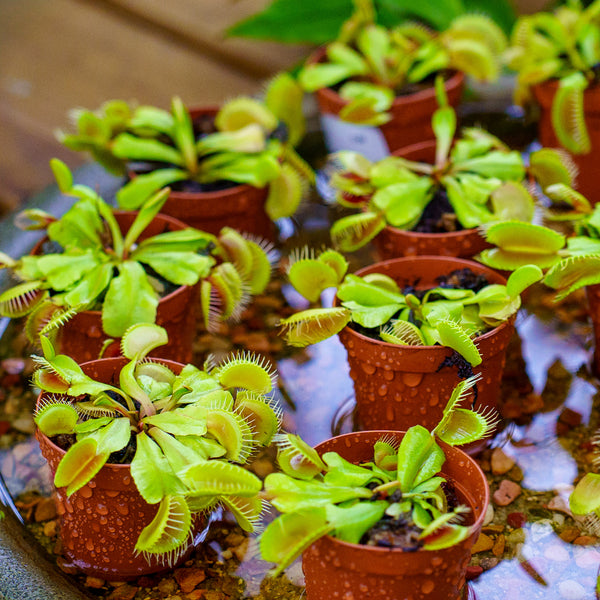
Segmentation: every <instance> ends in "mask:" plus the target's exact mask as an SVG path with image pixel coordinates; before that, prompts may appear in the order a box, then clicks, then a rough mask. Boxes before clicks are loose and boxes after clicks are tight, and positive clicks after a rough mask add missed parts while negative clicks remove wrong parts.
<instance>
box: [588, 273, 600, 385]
mask: <svg viewBox="0 0 600 600" xmlns="http://www.w3.org/2000/svg"><path fill="white" fill-rule="evenodd" d="M585 291H586V293H587V298H588V304H589V306H590V317H591V319H592V323H593V325H594V338H595V340H596V345H595V350H594V361H595V364H594V367H595V371H596V375H600V284H596V285H588V286H587V287H586V288H585Z"/></svg>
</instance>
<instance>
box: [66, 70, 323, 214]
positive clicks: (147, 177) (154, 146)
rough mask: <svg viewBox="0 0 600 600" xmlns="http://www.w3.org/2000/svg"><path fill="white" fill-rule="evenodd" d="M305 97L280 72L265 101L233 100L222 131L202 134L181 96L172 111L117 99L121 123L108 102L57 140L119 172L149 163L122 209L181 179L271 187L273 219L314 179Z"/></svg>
mask: <svg viewBox="0 0 600 600" xmlns="http://www.w3.org/2000/svg"><path fill="white" fill-rule="evenodd" d="M302 96H303V93H302V90H301V89H300V88H299V86H298V84H297V83H296V82H295V80H294V79H293V78H292V77H291V76H290V75H288V74H287V73H281V74H279V75H278V76H276V77H275V78H274V79H273V81H272V82H271V83H270V85H269V86H268V88H267V90H266V95H265V100H264V102H260V101H258V100H255V99H253V98H249V97H239V98H234V99H233V100H230V101H229V102H227V103H226V104H225V105H223V107H222V108H221V110H220V111H219V113H218V114H217V116H216V118H215V122H214V124H215V128H216V131H215V132H214V133H211V134H208V135H202V136H199V134H198V132H196V131H194V127H193V123H192V119H191V117H190V114H189V112H188V110H187V108H186V107H185V105H184V104H183V103H182V101H181V99H179V98H177V97H175V98H173V100H172V103H171V110H170V112H167V111H164V110H161V109H158V108H154V107H151V106H138V107H134V106H129V105H127V104H126V103H121V102H120V101H113V103H121V104H122V107H123V111H122V118H120V119H118V120H115V119H114V118H113V115H112V113H110V112H109V113H107V110H106V105H103V107H101V108H100V109H99V110H98V111H96V112H95V113H93V112H91V111H80V112H79V113H78V118H77V120H76V128H77V132H76V133H74V134H65V133H63V132H59V133H58V137H59V139H60V141H61V142H62V143H63V144H65V145H66V146H67V147H69V148H71V149H72V150H77V151H86V152H90V154H91V155H92V156H93V158H94V159H95V160H97V161H98V162H100V163H101V164H102V165H103V166H104V167H105V168H106V169H107V170H109V171H111V172H114V173H118V174H125V173H127V171H128V168H129V165H130V163H132V162H135V161H142V162H144V161H146V162H149V163H151V166H152V170H150V171H149V172H147V173H144V174H140V175H137V176H136V177H135V178H133V179H132V180H131V181H130V182H129V183H127V184H126V185H125V186H124V187H123V188H122V189H121V190H119V192H118V193H117V201H118V203H119V205H120V206H121V207H122V208H125V209H128V210H132V209H137V208H139V207H140V205H141V201H142V200H141V199H143V198H145V197H147V196H149V195H150V194H151V193H153V192H155V191H156V190H158V189H160V188H162V187H164V186H167V185H171V184H173V183H175V182H178V181H184V180H187V181H193V182H197V183H211V182H215V181H224V180H225V181H231V182H234V183H239V184H249V185H252V186H254V187H260V188H262V187H264V186H267V185H269V186H270V189H269V200H268V202H267V212H268V214H269V216H270V217H271V218H272V219H273V220H275V219H278V218H280V217H284V216H290V215H292V214H293V213H294V212H295V211H296V209H297V208H298V205H299V203H300V201H301V200H302V198H303V196H304V195H305V192H306V189H307V187H308V184H309V183H312V181H313V178H314V175H313V172H312V170H311V169H310V167H309V166H308V165H307V164H306V163H305V162H304V161H303V160H302V159H301V158H300V157H299V156H298V154H297V153H296V151H295V150H294V146H295V145H297V144H298V143H299V142H300V141H301V139H302V137H303V135H304V119H303V113H302ZM81 115H86V116H85V118H83V117H82V116H81ZM91 123H93V124H94V127H91ZM281 127H283V128H284V130H285V133H284V135H283V139H281V137H282V136H281V135H280V134H281V131H280V129H281ZM197 136H199V137H198V139H196V138H197ZM58 178H59V177H58V174H57V179H58ZM63 180H64V178H63V177H60V179H59V181H60V182H63Z"/></svg>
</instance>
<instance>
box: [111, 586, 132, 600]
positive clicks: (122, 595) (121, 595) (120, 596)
mask: <svg viewBox="0 0 600 600" xmlns="http://www.w3.org/2000/svg"><path fill="white" fill-rule="evenodd" d="M138 589H139V588H137V587H135V586H133V585H129V584H128V583H125V584H123V585H121V586H119V587H118V588H115V589H114V590H113V591H112V592H111V594H110V595H109V596H108V598H107V600H133V599H134V598H135V595H136V594H137V591H138Z"/></svg>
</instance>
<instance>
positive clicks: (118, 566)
mask: <svg viewBox="0 0 600 600" xmlns="http://www.w3.org/2000/svg"><path fill="white" fill-rule="evenodd" d="M127 362H128V361H127V360H126V359H125V358H106V359H101V360H95V361H91V362H88V363H84V364H82V365H81V367H82V369H83V371H84V372H85V373H86V374H87V375H89V376H90V377H92V378H94V379H97V380H98V381H102V382H104V383H111V384H115V385H118V382H119V373H120V372H121V369H122V368H123V366H124V365H125V364H127ZM160 362H161V363H163V364H165V365H167V366H168V367H169V368H171V369H172V370H173V371H174V372H176V373H179V372H180V371H181V369H182V367H183V365H182V364H179V363H174V362H172V361H168V360H162V359H161V360H160ZM43 396H44V393H42V394H40V396H39V398H38V403H39V402H40V401H41V399H42V397H43ZM36 437H37V439H38V442H39V444H40V448H41V451H42V455H43V456H44V458H45V459H46V460H47V461H48V464H49V466H50V470H51V471H52V476H53V477H54V474H55V473H56V468H57V466H58V463H59V462H60V461H61V459H62V457H63V456H64V455H65V451H64V450H62V449H61V448H59V447H58V446H56V445H55V444H54V443H53V442H52V441H51V440H50V439H49V438H48V437H46V436H45V435H44V434H43V433H41V432H40V431H39V430H36ZM55 501H56V507H57V511H58V515H59V519H60V535H61V538H62V543H63V551H64V554H65V555H66V557H67V558H68V559H69V560H70V561H71V563H72V564H73V565H75V566H76V567H78V568H79V569H80V570H81V571H83V572H84V573H87V574H88V575H93V576H95V577H100V578H102V579H106V580H108V581H122V580H124V579H132V578H134V577H139V576H141V575H146V574H149V573H156V572H159V571H164V570H165V569H166V568H167V567H165V565H164V564H163V563H162V561H160V560H157V559H156V558H151V559H150V561H147V560H146V559H145V558H144V557H143V556H142V555H136V553H135V550H134V548H135V543H136V541H137V539H138V537H139V535H140V533H141V531H142V530H143V529H144V527H146V525H148V523H150V522H151V521H152V519H153V518H154V516H155V515H156V512H157V510H158V504H147V503H146V501H145V500H144V499H143V498H142V497H141V496H140V493H139V492H138V490H137V488H136V486H135V483H134V481H133V478H132V477H131V471H130V468H129V465H113V464H107V465H105V466H104V467H102V469H100V471H99V472H98V474H97V475H96V476H95V477H94V478H93V479H92V480H91V481H90V482H89V483H88V484H87V485H85V486H83V487H82V488H81V489H80V490H79V491H77V492H75V493H74V494H72V495H71V496H69V497H68V498H67V495H66V492H65V488H60V489H57V490H56V493H55ZM203 529H206V521H205V520H204V519H200V520H198V521H197V523H196V526H195V536H194V541H193V543H190V547H189V549H188V551H187V552H186V553H185V554H184V555H183V556H182V557H181V559H180V561H179V562H182V561H183V560H185V558H186V557H187V556H188V555H189V553H190V552H191V551H192V549H193V547H194V545H196V544H198V543H199V542H200V541H201V540H202V539H203V538H204V537H205V535H206V531H202V530H203Z"/></svg>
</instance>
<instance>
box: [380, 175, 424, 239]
mask: <svg viewBox="0 0 600 600" xmlns="http://www.w3.org/2000/svg"><path fill="white" fill-rule="evenodd" d="M431 188H432V181H431V180H430V179H429V178H428V177H421V178H419V179H417V180H415V181H408V182H406V183H395V184H392V185H388V186H386V187H384V188H382V189H380V190H377V192H375V194H374V195H373V198H372V200H371V202H372V203H373V205H375V206H376V207H377V208H379V209H380V210H382V211H383V213H384V214H385V217H386V220H387V222H388V223H389V224H390V225H393V226H394V227H399V228H400V229H411V228H412V227H414V226H415V225H416V224H417V223H418V221H419V219H420V218H421V215H422V214H423V210H424V209H425V207H426V206H427V204H428V203H429V200H430V198H431V196H430V191H431Z"/></svg>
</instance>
